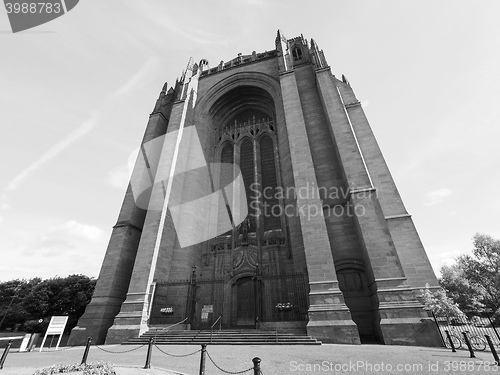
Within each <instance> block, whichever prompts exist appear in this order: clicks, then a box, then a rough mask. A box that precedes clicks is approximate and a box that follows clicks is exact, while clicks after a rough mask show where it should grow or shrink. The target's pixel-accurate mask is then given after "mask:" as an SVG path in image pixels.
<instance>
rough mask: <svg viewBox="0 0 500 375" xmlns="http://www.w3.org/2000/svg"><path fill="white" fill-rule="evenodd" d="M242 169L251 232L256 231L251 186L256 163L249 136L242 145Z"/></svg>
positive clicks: (253, 194)
mask: <svg viewBox="0 0 500 375" xmlns="http://www.w3.org/2000/svg"><path fill="white" fill-rule="evenodd" d="M240 169H241V174H242V176H243V182H244V184H245V193H246V195H247V203H248V218H249V219H250V220H249V221H250V228H249V232H255V230H256V225H255V209H253V208H252V205H251V202H252V197H254V196H255V193H254V192H252V190H251V188H250V186H251V185H252V184H253V182H254V180H255V176H254V165H253V143H252V141H251V140H250V139H249V138H245V140H243V142H242V143H241V146H240Z"/></svg>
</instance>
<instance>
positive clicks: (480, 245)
mask: <svg viewBox="0 0 500 375" xmlns="http://www.w3.org/2000/svg"><path fill="white" fill-rule="evenodd" d="M473 241H474V249H473V250H472V256H471V255H462V256H461V257H459V258H458V262H459V263H460V264H461V267H462V268H463V270H464V274H465V277H466V278H467V280H468V281H469V282H470V283H471V284H472V285H475V286H477V287H479V288H481V289H482V290H483V292H484V293H483V300H482V302H483V303H484V305H485V306H486V307H487V308H488V309H491V310H493V311H496V310H498V309H499V308H500V240H496V239H494V238H493V237H491V236H488V235H485V234H479V233H477V234H476V235H475V236H474V239H473Z"/></svg>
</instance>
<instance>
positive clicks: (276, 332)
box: [255, 317, 278, 342]
mask: <svg viewBox="0 0 500 375" xmlns="http://www.w3.org/2000/svg"><path fill="white" fill-rule="evenodd" d="M255 321H256V322H257V323H260V324H262V325H263V326H264V327H266V328H270V329H273V327H269V326H267V325H265V324H264V323H262V322H261V321H260V320H259V318H258V317H257V318H255ZM274 333H275V335H276V342H278V327H277V326H276V327H274Z"/></svg>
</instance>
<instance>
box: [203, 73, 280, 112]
mask: <svg viewBox="0 0 500 375" xmlns="http://www.w3.org/2000/svg"><path fill="white" fill-rule="evenodd" d="M241 86H255V87H258V88H260V89H262V90H264V91H266V92H267V93H268V94H269V95H270V96H271V98H272V99H273V102H274V105H275V107H276V109H277V112H279V114H282V113H283V108H282V105H281V103H282V100H281V88H280V83H279V80H277V79H276V78H274V77H271V76H269V75H267V74H265V73H260V72H240V73H235V74H232V75H230V76H228V77H226V78H224V79H222V80H220V81H219V82H217V83H216V84H215V85H213V86H212V87H211V88H210V89H209V90H208V91H207V92H206V93H205V94H204V95H202V96H201V97H199V98H198V104H197V107H198V108H200V109H201V110H202V111H203V112H210V111H211V110H212V108H213V106H214V104H215V103H216V102H217V100H219V99H220V98H221V97H222V96H224V95H225V94H227V93H228V92H229V91H231V90H232V89H234V88H236V87H241Z"/></svg>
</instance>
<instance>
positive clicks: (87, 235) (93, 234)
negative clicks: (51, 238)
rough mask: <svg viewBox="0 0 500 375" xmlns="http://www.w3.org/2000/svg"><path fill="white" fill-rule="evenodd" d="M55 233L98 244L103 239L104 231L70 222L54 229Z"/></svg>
mask: <svg viewBox="0 0 500 375" xmlns="http://www.w3.org/2000/svg"><path fill="white" fill-rule="evenodd" d="M53 233H56V234H63V235H64V234H66V235H68V236H70V237H76V238H82V239H84V240H88V241H92V242H97V241H99V240H100V239H101V238H102V234H103V231H102V229H101V228H99V227H96V226H95V225H87V224H82V223H78V222H76V221H75V220H70V221H68V222H66V223H64V224H62V225H59V226H57V227H55V228H54V229H53Z"/></svg>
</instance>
